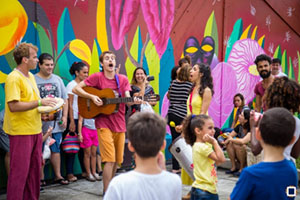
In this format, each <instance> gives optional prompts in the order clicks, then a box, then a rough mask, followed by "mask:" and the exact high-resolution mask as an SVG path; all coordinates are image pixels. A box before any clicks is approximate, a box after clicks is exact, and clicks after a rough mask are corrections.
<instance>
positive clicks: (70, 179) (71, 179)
mask: <svg viewBox="0 0 300 200" xmlns="http://www.w3.org/2000/svg"><path fill="white" fill-rule="evenodd" d="M68 181H69V183H72V182H75V181H77V177H76V176H73V177H72V178H68Z"/></svg>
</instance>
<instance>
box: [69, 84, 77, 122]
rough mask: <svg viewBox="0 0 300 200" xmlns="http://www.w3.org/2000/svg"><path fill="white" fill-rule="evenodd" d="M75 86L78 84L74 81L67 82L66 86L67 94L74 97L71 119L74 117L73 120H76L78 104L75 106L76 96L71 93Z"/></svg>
mask: <svg viewBox="0 0 300 200" xmlns="http://www.w3.org/2000/svg"><path fill="white" fill-rule="evenodd" d="M77 84H78V83H77V82H76V81H75V80H73V81H71V82H69V83H68V85H67V92H68V94H72V95H74V97H73V117H74V119H78V104H77V99H78V96H77V95H76V94H74V93H73V92H72V89H73V88H74V87H75V86H76V85H77Z"/></svg>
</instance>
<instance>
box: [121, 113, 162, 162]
mask: <svg viewBox="0 0 300 200" xmlns="http://www.w3.org/2000/svg"><path fill="white" fill-rule="evenodd" d="M127 133H128V139H129V142H130V144H131V146H132V147H133V148H134V152H135V153H137V155H138V156H139V157H141V158H150V157H155V156H156V155H157V154H158V153H159V151H160V149H161V148H162V147H163V146H164V144H165V142H164V141H165V135H166V122H165V120H164V118H162V117H161V116H159V115H157V114H154V113H149V112H140V113H136V114H134V115H132V116H131V117H130V118H129V121H128V125H127Z"/></svg>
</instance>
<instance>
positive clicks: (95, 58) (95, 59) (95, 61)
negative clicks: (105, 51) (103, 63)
mask: <svg viewBox="0 0 300 200" xmlns="http://www.w3.org/2000/svg"><path fill="white" fill-rule="evenodd" d="M100 53H101V52H100ZM99 67H100V61H99V52H98V47H97V43H96V40H94V44H93V51H92V64H91V66H90V70H89V75H91V74H94V73H97V72H99V71H100V70H99Z"/></svg>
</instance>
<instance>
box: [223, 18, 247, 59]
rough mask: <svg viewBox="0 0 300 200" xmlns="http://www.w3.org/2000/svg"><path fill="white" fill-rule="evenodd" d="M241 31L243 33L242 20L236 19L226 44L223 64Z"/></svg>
mask: <svg viewBox="0 0 300 200" xmlns="http://www.w3.org/2000/svg"><path fill="white" fill-rule="evenodd" d="M242 31H243V20H242V19H238V20H237V21H236V22H235V24H234V26H233V31H232V33H231V35H230V38H229V40H228V43H227V47H226V53H225V60H224V61H225V62H227V59H228V56H229V54H230V52H231V49H232V47H233V44H234V43H235V42H236V41H237V40H238V39H239V38H240V37H241V34H242Z"/></svg>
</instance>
